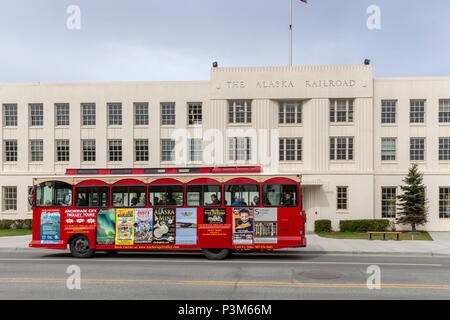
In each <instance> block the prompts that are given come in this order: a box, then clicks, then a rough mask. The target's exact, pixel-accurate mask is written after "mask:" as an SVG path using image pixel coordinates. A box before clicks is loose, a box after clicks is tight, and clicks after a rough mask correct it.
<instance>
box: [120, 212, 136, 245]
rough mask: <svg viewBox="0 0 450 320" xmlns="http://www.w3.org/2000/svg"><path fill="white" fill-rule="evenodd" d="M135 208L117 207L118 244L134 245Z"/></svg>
mask: <svg viewBox="0 0 450 320" xmlns="http://www.w3.org/2000/svg"><path fill="white" fill-rule="evenodd" d="M133 236H134V209H116V245H119V246H120V245H133Z"/></svg>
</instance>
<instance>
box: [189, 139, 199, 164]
mask: <svg viewBox="0 0 450 320" xmlns="http://www.w3.org/2000/svg"><path fill="white" fill-rule="evenodd" d="M188 141H189V161H193V162H195V161H202V158H203V157H202V155H203V149H202V139H189V140H188Z"/></svg>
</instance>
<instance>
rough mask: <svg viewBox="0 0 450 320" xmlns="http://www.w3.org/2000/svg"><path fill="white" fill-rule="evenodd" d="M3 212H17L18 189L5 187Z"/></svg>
mask: <svg viewBox="0 0 450 320" xmlns="http://www.w3.org/2000/svg"><path fill="white" fill-rule="evenodd" d="M2 191H3V192H2V193H3V208H2V209H3V211H17V187H3V190H2Z"/></svg>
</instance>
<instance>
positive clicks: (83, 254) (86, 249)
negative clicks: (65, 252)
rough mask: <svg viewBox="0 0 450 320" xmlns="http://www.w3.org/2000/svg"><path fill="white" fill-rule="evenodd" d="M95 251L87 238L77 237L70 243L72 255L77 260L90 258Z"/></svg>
mask: <svg viewBox="0 0 450 320" xmlns="http://www.w3.org/2000/svg"><path fill="white" fill-rule="evenodd" d="M94 252H95V250H94V249H91V243H90V242H89V239H88V238H87V237H86V236H83V235H78V236H75V237H74V238H73V239H72V241H71V242H70V253H71V254H72V256H74V257H75V258H90V257H92V256H93V255H94Z"/></svg>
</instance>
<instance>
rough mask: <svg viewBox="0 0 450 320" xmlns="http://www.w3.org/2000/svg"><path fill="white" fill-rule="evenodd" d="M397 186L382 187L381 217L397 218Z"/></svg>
mask: <svg viewBox="0 0 450 320" xmlns="http://www.w3.org/2000/svg"><path fill="white" fill-rule="evenodd" d="M396 199H397V188H395V187H382V188H381V217H382V218H395V212H396V207H397V205H396V203H397V202H396Z"/></svg>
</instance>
